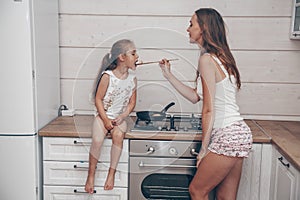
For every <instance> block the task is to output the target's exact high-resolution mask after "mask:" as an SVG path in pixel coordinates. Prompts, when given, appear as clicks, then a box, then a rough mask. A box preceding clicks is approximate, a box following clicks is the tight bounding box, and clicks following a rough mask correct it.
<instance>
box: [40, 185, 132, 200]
mask: <svg viewBox="0 0 300 200" xmlns="http://www.w3.org/2000/svg"><path fill="white" fill-rule="evenodd" d="M44 200H127V188H114V189H113V190H103V188H99V187H98V188H97V187H95V193H94V194H92V195H91V194H87V193H86V192H84V187H76V186H44Z"/></svg>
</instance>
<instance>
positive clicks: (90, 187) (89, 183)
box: [84, 176, 94, 194]
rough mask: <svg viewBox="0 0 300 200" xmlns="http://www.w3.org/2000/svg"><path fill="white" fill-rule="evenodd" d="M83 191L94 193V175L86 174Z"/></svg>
mask: <svg viewBox="0 0 300 200" xmlns="http://www.w3.org/2000/svg"><path fill="white" fill-rule="evenodd" d="M84 189H85V191H86V192H87V193H90V194H93V193H94V177H91V176H88V177H87V179H86V183H85V188H84Z"/></svg>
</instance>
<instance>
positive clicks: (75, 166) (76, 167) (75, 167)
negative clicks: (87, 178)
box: [74, 165, 88, 169]
mask: <svg viewBox="0 0 300 200" xmlns="http://www.w3.org/2000/svg"><path fill="white" fill-rule="evenodd" d="M74 169H88V167H78V166H77V165H74Z"/></svg>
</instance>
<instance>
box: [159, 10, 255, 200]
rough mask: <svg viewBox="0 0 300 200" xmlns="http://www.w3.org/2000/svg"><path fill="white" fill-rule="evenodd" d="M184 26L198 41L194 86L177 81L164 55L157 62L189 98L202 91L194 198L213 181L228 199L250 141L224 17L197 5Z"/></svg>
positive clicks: (201, 198)
mask: <svg viewBox="0 0 300 200" xmlns="http://www.w3.org/2000/svg"><path fill="white" fill-rule="evenodd" d="M187 32H188V33H189V36H190V42H191V43H195V44H197V45H199V47H200V49H201V52H202V54H201V56H200V58H199V63H198V66H199V69H198V72H200V76H199V78H198V80H197V81H198V82H199V84H198V86H197V88H191V87H188V86H186V85H184V84H183V83H182V82H180V81H179V80H178V79H177V78H176V77H175V76H174V75H173V74H172V72H171V71H170V63H169V62H168V61H167V60H166V59H164V60H162V61H161V62H160V67H161V69H162V71H163V75H164V76H165V77H166V78H167V80H168V81H169V82H170V83H171V84H172V85H173V86H174V87H175V88H176V89H177V90H178V91H179V92H180V93H181V94H182V95H183V96H184V97H185V98H187V99H188V100H190V101H191V102H193V103H196V102H198V101H199V100H200V97H201V96H202V93H203V107H202V132H203V134H202V146H201V150H200V152H199V155H198V156H197V160H198V161H197V166H198V169H197V172H196V174H195V176H194V178H193V180H192V182H191V184H190V187H189V191H190V194H191V197H192V199H193V200H207V199H208V193H209V192H210V191H211V190H212V189H213V188H215V187H216V186H217V190H216V191H217V199H232V200H233V199H236V194H237V191H238V186H239V181H240V177H241V171H242V165H243V158H244V157H247V156H248V155H249V152H250V149H251V147H252V134H251V131H250V129H249V127H248V126H247V124H246V123H245V122H244V121H243V118H242V117H241V116H240V113H239V107H238V105H237V103H236V92H237V90H238V89H240V87H241V80H240V74H239V71H238V68H237V66H236V63H235V60H234V58H233V56H232V54H231V51H230V49H229V46H228V44H227V39H226V31H225V26H224V21H223V19H222V17H221V15H220V14H219V13H218V12H217V11H216V10H214V9H211V8H202V9H199V10H197V11H196V12H195V13H194V15H193V16H192V18H191V20H190V26H189V27H188V29H187ZM198 75H199V74H198ZM200 80H201V83H202V84H201V83H200ZM201 85H202V86H201ZM202 91H203V92H202Z"/></svg>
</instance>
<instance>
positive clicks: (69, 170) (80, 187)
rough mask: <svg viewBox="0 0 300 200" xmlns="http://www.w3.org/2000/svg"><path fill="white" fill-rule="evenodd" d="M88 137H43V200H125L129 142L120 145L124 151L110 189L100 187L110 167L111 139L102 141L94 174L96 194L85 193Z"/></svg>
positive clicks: (89, 139) (125, 141)
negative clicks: (113, 185)
mask: <svg viewBox="0 0 300 200" xmlns="http://www.w3.org/2000/svg"><path fill="white" fill-rule="evenodd" d="M90 145H91V138H64V137H44V138H43V168H44V200H57V199H64V200H68V199H72V200H73V199H82V200H83V199H84V200H85V199H88V198H90V199H95V200H96V199H101V200H102V199H104V200H105V199H110V200H111V199H113V200H114V199H115V200H127V191H128V189H127V187H128V140H127V139H125V140H124V143H123V152H122V154H121V157H120V161H119V164H118V167H117V171H116V175H115V187H114V189H113V190H108V191H107V190H104V189H103V186H104V183H105V180H106V175H107V172H108V169H109V166H110V149H111V145H112V140H111V139H105V140H104V143H103V146H102V149H101V154H100V160H99V162H98V164H97V172H96V175H95V191H96V193H95V194H93V195H89V194H87V193H85V191H84V185H85V181H86V177H87V174H88V157H89V149H90Z"/></svg>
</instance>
